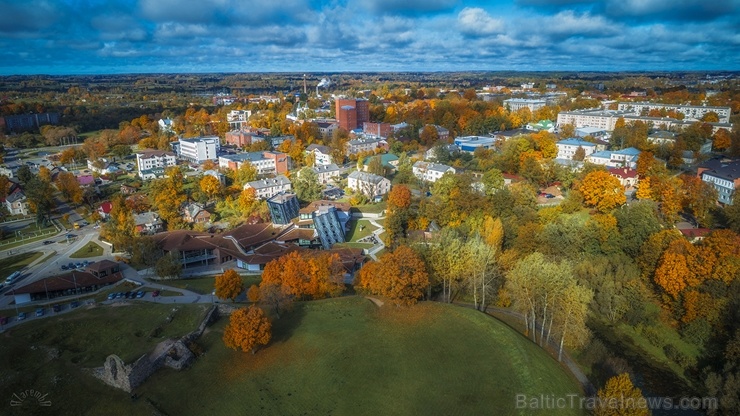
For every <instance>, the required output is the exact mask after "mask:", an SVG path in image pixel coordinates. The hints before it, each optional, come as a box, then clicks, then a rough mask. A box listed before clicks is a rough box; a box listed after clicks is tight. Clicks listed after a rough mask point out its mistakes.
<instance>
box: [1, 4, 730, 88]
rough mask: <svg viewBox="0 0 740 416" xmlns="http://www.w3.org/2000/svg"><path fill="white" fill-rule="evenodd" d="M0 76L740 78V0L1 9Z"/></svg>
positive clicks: (13, 6) (31, 6)
mask: <svg viewBox="0 0 740 416" xmlns="http://www.w3.org/2000/svg"><path fill="white" fill-rule="evenodd" d="M0 12H1V14H0V74H3V75H9V74H90V73H142V72H150V73H151V72H261V71H277V72H282V71H299V72H300V71H306V72H308V71H318V72H323V71H326V72H333V71H448V70H703V69H707V70H712V69H721V70H740V0H600V1H588V0H512V1H497V0H489V1H473V0H362V1H351V0H197V1H196V0H0Z"/></svg>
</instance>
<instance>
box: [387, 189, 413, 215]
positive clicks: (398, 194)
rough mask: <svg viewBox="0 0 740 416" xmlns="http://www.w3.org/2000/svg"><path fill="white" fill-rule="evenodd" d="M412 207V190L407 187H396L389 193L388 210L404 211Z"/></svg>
mask: <svg viewBox="0 0 740 416" xmlns="http://www.w3.org/2000/svg"><path fill="white" fill-rule="evenodd" d="M409 206H411V190H410V189H409V188H408V187H407V186H405V185H396V186H394V187H393V188H391V190H390V192H389V193H388V209H389V210H390V211H396V210H404V209H408V208H409Z"/></svg>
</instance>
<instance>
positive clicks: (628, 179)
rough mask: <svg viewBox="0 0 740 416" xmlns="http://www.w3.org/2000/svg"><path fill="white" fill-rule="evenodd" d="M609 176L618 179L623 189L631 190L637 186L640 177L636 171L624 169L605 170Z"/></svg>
mask: <svg viewBox="0 0 740 416" xmlns="http://www.w3.org/2000/svg"><path fill="white" fill-rule="evenodd" d="M607 170H608V171H609V174H610V175H612V176H614V177H615V178H617V179H619V183H620V184H622V186H623V187H625V188H632V187H634V186H637V184H638V183H639V180H640V177H639V175H638V174H637V170H635V169H630V168H626V167H619V168H607Z"/></svg>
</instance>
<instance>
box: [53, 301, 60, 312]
mask: <svg viewBox="0 0 740 416" xmlns="http://www.w3.org/2000/svg"><path fill="white" fill-rule="evenodd" d="M52 309H53V310H54V312H61V311H62V305H60V304H58V303H57V304H56V305H54V306H52Z"/></svg>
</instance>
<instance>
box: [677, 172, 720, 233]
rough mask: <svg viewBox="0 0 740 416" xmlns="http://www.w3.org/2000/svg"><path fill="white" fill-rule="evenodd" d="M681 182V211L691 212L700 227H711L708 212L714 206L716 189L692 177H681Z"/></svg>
mask: <svg viewBox="0 0 740 416" xmlns="http://www.w3.org/2000/svg"><path fill="white" fill-rule="evenodd" d="M681 182H682V183H683V191H684V195H683V201H682V207H683V209H684V210H685V211H688V212H691V213H692V214H693V215H694V217H696V219H697V220H698V221H699V223H700V224H701V225H702V226H704V227H707V226H711V225H712V224H711V222H712V219H711V218H710V211H711V209H712V208H713V207H714V206H715V205H716V202H715V201H717V189H716V188H715V187H714V186H712V185H711V184H709V183H707V182H704V181H703V180H701V178H699V177H697V176H694V175H681Z"/></svg>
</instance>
